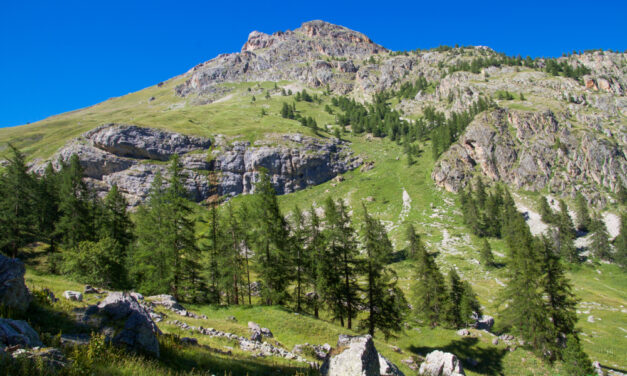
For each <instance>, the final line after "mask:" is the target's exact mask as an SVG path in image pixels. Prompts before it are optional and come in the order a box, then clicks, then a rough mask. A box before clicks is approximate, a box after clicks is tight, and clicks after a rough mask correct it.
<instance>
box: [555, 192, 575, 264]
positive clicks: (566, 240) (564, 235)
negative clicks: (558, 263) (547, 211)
mask: <svg viewBox="0 0 627 376" xmlns="http://www.w3.org/2000/svg"><path fill="white" fill-rule="evenodd" d="M557 231H558V232H557V238H558V242H557V244H558V246H559V247H558V248H559V253H560V254H561V255H562V257H563V258H564V260H567V261H568V262H577V261H579V254H578V253H577V249H576V248H575V244H574V238H575V226H574V225H573V221H572V219H571V218H570V214H569V213H568V206H566V203H565V202H564V200H560V212H559V213H558V215H557Z"/></svg>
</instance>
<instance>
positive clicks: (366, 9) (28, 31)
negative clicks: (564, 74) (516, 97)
mask: <svg viewBox="0 0 627 376" xmlns="http://www.w3.org/2000/svg"><path fill="white" fill-rule="evenodd" d="M313 19H322V20H325V21H328V22H332V23H336V24H340V25H343V26H346V27H348V28H351V29H354V30H357V31H361V32H363V33H364V34H366V35H368V36H369V37H370V38H371V39H373V40H374V41H375V42H377V43H379V44H382V45H383V46H385V47H387V48H390V49H393V50H411V49H415V48H429V47H435V46H438V45H440V44H448V45H455V44H456V43H458V44H460V45H486V46H490V47H492V48H494V49H495V50H497V51H501V52H506V53H507V54H509V55H517V54H521V55H522V56H526V55H531V56H559V55H561V54H562V53H563V52H567V51H573V50H584V49H596V48H603V49H613V50H620V51H624V50H625V49H627V1H625V0H623V1H604V0H597V1H586V2H580V1H563V0H559V1H552V0H543V1H535V0H532V1H529V0H527V1H524V0H523V1H507V0H501V1H487V2H481V1H445V0H439V1H438V0H435V1H428V2H421V1H416V0H414V1H405V2H402V1H396V0H379V1H373V2H369V1H352V2H348V1H341V0H335V1H326V0H318V1H315V0H314V1H312V0H310V1H289V2H288V1H286V2H283V3H281V2H276V1H268V0H256V1H253V2H247V1H232V0H231V1H229V0H227V1H210V0H209V1H185V0H178V1H169V2H167V1H160V0H151V1H132V0H125V1H116V0H105V1H97V0H96V1H90V0H87V1H86V0H81V1H73V0H61V1H50V0H45V1H30V0H3V1H2V2H1V3H0V72H2V78H1V79H0V127H5V126H13V125H19V124H25V123H27V122H34V121H37V120H40V119H43V118H45V117H47V116H50V115H54V114H58V113H61V112H65V111H70V110H74V109H77V108H81V107H85V106H89V105H92V104H95V103H98V102H101V101H103V100H106V99H108V98H110V97H114V96H120V95H124V94H126V93H129V92H133V91H137V90H140V89H142V88H144V87H147V86H151V85H154V84H156V83H157V82H160V81H163V80H165V79H168V78H170V77H173V76H176V75H179V74H181V73H184V72H185V71H187V70H188V69H189V68H191V67H193V66H194V65H196V64H198V63H200V62H203V61H206V60H209V59H211V58H213V57H215V56H216V55H218V54H220V53H224V52H236V51H239V50H240V48H241V46H242V45H243V44H244V42H245V41H246V39H247V36H248V33H249V32H250V31H252V30H259V31H263V32H268V33H272V32H274V31H277V30H287V29H295V28H297V27H299V26H300V24H301V23H303V22H305V21H309V20H313Z"/></svg>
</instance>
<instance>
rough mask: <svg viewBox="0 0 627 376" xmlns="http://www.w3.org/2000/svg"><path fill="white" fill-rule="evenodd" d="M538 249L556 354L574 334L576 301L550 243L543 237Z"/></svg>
mask: <svg viewBox="0 0 627 376" xmlns="http://www.w3.org/2000/svg"><path fill="white" fill-rule="evenodd" d="M539 249H540V257H541V258H542V271H543V274H542V278H541V280H540V285H541V288H542V290H543V291H544V293H545V297H546V311H547V314H548V315H549V317H550V319H551V325H552V326H553V332H552V335H553V337H554V338H556V339H557V342H555V341H554V342H553V343H555V344H556V345H557V347H556V348H555V349H554V353H558V352H559V351H560V348H561V346H562V345H564V339H565V338H566V336H568V335H571V334H574V333H575V323H576V322H577V313H576V308H577V299H576V298H575V295H574V294H573V292H572V286H571V284H570V281H569V280H568V278H567V277H566V272H565V270H564V267H563V265H562V262H561V259H560V257H559V256H558V254H557V252H555V250H554V249H553V245H552V244H551V241H550V240H549V239H548V238H546V237H543V238H542V239H541V241H540V242H539Z"/></svg>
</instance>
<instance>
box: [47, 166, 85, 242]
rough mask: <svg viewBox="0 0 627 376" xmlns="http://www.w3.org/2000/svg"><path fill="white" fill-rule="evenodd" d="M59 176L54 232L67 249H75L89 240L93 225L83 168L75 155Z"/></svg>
mask: <svg viewBox="0 0 627 376" xmlns="http://www.w3.org/2000/svg"><path fill="white" fill-rule="evenodd" d="M60 175H61V180H60V186H59V198H60V200H59V211H60V218H59V221H58V222H57V224H56V227H55V231H56V232H57V233H58V234H59V236H60V237H61V241H62V244H63V246H64V247H65V248H66V249H67V248H72V247H76V246H77V245H78V243H80V242H81V241H83V240H91V239H92V232H93V226H92V224H93V223H92V217H91V214H90V210H89V209H90V207H89V206H90V203H89V199H90V197H89V191H88V189H87V186H86V185H85V182H83V168H82V167H81V165H80V162H79V159H78V156H77V155H76V154H73V155H72V157H71V158H70V164H69V165H64V166H63V168H62V169H61V172H60Z"/></svg>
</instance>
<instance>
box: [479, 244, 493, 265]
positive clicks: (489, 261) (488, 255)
mask: <svg viewBox="0 0 627 376" xmlns="http://www.w3.org/2000/svg"><path fill="white" fill-rule="evenodd" d="M481 263H482V264H483V265H485V266H486V268H491V267H493V266H494V254H492V247H490V243H489V242H488V239H485V238H484V239H483V244H482V246H481Z"/></svg>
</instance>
